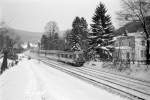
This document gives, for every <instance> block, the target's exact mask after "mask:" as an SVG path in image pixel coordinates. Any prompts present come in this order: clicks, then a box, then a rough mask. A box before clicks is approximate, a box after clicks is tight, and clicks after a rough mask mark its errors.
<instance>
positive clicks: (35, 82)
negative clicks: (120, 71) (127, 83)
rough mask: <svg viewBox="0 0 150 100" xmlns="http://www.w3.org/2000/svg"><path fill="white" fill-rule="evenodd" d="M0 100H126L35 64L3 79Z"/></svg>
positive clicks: (27, 62) (25, 65) (21, 66)
mask: <svg viewBox="0 0 150 100" xmlns="http://www.w3.org/2000/svg"><path fill="white" fill-rule="evenodd" d="M0 100H125V98H121V97H120V96H118V95H114V94H111V93H108V92H107V91H105V90H103V89H100V88H97V87H95V86H93V85H91V84H88V83H86V82H84V81H82V80H80V79H77V78H74V77H72V76H70V75H68V74H66V73H63V72H61V71H59V70H57V69H54V68H51V67H49V66H47V65H45V64H43V63H42V62H39V61H36V60H27V59H23V61H21V62H20V63H19V65H18V66H16V67H13V68H11V69H10V70H8V71H6V72H5V73H4V74H3V75H2V76H0Z"/></svg>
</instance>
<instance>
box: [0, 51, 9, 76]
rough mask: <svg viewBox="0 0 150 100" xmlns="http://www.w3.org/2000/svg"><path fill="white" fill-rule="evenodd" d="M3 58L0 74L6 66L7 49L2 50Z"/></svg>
mask: <svg viewBox="0 0 150 100" xmlns="http://www.w3.org/2000/svg"><path fill="white" fill-rule="evenodd" d="M3 52H4V58H3V63H2V66H1V72H0V73H1V74H2V73H3V71H5V70H6V69H7V68H8V67H7V58H8V57H7V56H8V51H7V50H4V51H3Z"/></svg>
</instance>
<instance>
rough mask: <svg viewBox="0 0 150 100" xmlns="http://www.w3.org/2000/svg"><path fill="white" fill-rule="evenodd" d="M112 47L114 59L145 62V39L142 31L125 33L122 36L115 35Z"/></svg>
mask: <svg viewBox="0 0 150 100" xmlns="http://www.w3.org/2000/svg"><path fill="white" fill-rule="evenodd" d="M114 47H115V50H114V52H113V60H114V61H122V62H126V61H130V62H133V63H136V62H140V63H145V60H146V39H145V36H144V33H143V32H136V33H126V35H124V36H118V37H115V43H114Z"/></svg>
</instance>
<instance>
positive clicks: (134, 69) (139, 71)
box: [84, 61, 150, 81]
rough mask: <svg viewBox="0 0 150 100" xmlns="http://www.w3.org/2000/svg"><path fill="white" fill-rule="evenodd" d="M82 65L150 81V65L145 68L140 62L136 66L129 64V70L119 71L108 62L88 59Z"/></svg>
mask: <svg viewBox="0 0 150 100" xmlns="http://www.w3.org/2000/svg"><path fill="white" fill-rule="evenodd" d="M84 66H86V67H94V68H96V69H98V70H103V71H108V72H112V73H115V74H119V75H120V74H121V75H125V76H128V77H134V78H137V79H140V80H146V81H150V78H149V76H150V66H149V69H148V70H145V69H146V67H147V66H146V65H142V64H141V65H138V66H137V65H136V64H133V65H131V70H125V71H121V72H120V71H118V70H116V69H115V68H112V66H113V65H112V64H110V63H103V62H95V61H90V62H87V63H85V64H84Z"/></svg>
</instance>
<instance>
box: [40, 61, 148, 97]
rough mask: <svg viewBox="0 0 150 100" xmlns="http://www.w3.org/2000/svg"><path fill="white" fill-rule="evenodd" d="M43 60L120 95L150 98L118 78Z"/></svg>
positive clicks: (145, 93)
mask: <svg viewBox="0 0 150 100" xmlns="http://www.w3.org/2000/svg"><path fill="white" fill-rule="evenodd" d="M41 61H42V62H44V63H45V64H47V65H50V66H51V67H54V68H56V69H59V70H61V71H64V72H66V73H69V74H71V75H73V76H76V77H78V78H81V79H84V80H86V81H88V82H90V83H92V84H94V85H96V86H100V87H103V88H106V89H108V90H111V91H112V92H113V91H114V92H116V93H119V94H120V95H123V96H125V97H128V98H129V99H131V100H149V99H150V94H149V93H147V92H145V91H141V90H138V89H135V88H131V86H130V87H129V86H128V84H126V85H125V84H123V83H121V82H117V81H116V80H113V81H112V80H111V81H110V78H108V77H103V76H99V75H95V74H94V75H93V73H91V72H89V70H88V72H87V71H86V70H85V69H81V68H74V67H70V66H65V67H61V65H58V64H56V63H54V62H53V63H52V62H50V61H49V60H46V59H41ZM94 73H95V72H94ZM134 84H135V83H134ZM132 86H133V85H132ZM136 88H137V87H136Z"/></svg>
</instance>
